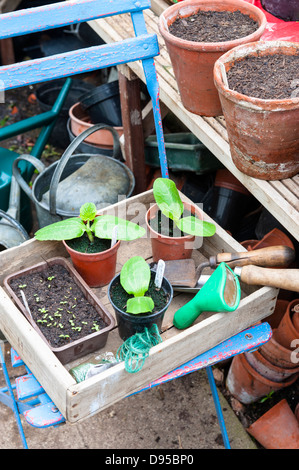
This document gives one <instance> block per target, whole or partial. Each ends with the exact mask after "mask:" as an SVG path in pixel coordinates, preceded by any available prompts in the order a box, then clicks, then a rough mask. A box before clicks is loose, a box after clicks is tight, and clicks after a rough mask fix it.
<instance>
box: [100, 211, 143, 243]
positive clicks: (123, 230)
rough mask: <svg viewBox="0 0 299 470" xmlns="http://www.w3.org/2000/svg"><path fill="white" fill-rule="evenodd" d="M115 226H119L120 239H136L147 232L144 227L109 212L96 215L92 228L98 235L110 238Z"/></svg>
mask: <svg viewBox="0 0 299 470" xmlns="http://www.w3.org/2000/svg"><path fill="white" fill-rule="evenodd" d="M115 226H117V239H118V240H126V241H129V240H136V239H137V238H141V237H143V236H144V235H145V233H146V232H145V229H144V228H143V227H140V226H139V225H137V224H134V223H133V222H129V221H128V220H124V219H120V218H118V217H115V216H113V215H108V214H106V215H101V216H99V217H96V218H95V221H94V223H93V224H92V226H91V230H92V231H93V232H94V234H95V236H96V237H98V238H106V239H109V240H110V239H111V238H112V232H113V229H114V227H115Z"/></svg>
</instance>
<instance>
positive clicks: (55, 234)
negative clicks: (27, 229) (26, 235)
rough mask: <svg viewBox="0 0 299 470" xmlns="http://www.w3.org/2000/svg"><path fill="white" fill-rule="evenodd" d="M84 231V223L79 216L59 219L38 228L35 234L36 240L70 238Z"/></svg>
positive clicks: (78, 235)
mask: <svg viewBox="0 0 299 470" xmlns="http://www.w3.org/2000/svg"><path fill="white" fill-rule="evenodd" d="M84 232H85V224H84V222H83V221H82V220H81V219H80V218H79V217H72V218H70V219H66V220H61V221H60V222H55V223H54V224H51V225H47V226H46V227H43V228H41V229H39V230H38V231H37V232H36V233H35V234H34V236H35V238H36V239H37V240H72V239H73V238H78V237H81V236H82V235H83V233H84Z"/></svg>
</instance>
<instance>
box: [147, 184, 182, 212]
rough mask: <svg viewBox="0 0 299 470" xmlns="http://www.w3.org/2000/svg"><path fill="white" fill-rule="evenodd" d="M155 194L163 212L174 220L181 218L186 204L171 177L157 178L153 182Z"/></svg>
mask: <svg viewBox="0 0 299 470" xmlns="http://www.w3.org/2000/svg"><path fill="white" fill-rule="evenodd" d="M153 194H154V198H155V201H156V203H157V204H158V206H159V209H160V210H161V212H162V213H163V214H164V215H165V217H168V218H169V219H172V220H174V221H177V220H179V218H180V217H181V215H182V213H183V211H184V205H183V203H182V200H181V198H180V195H179V192H178V190H177V187H176V185H175V183H174V181H172V180H170V179H169V178H157V179H156V180H155V181H154V184H153Z"/></svg>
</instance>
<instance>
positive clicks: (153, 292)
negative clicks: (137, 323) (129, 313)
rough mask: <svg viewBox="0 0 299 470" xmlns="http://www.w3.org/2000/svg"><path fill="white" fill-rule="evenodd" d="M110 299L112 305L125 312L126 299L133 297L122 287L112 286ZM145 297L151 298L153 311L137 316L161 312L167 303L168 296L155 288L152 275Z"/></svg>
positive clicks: (163, 291) (162, 290) (119, 285)
mask: <svg viewBox="0 0 299 470" xmlns="http://www.w3.org/2000/svg"><path fill="white" fill-rule="evenodd" d="M110 295H111V299H112V301H113V302H114V304H115V305H116V306H117V307H118V308H119V309H120V310H123V311H124V312H126V310H127V307H126V306H127V301H128V299H130V298H132V297H134V296H133V295H132V294H128V293H127V292H126V291H125V290H124V288H123V287H122V285H121V284H120V283H119V284H114V285H113V286H112V288H111V291H110ZM144 295H145V296H148V297H151V298H152V299H153V301H154V305H155V306H154V309H153V311H152V312H148V313H142V314H141V313H139V314H138V315H139V316H145V315H148V314H152V313H156V312H159V311H160V310H162V309H163V308H164V307H165V305H166V304H167V303H168V301H169V294H168V293H167V292H166V291H165V290H164V289H163V288H161V289H158V288H157V287H156V286H155V278H154V275H153V274H152V277H151V280H150V284H149V289H148V291H147V292H146V293H145V294H144Z"/></svg>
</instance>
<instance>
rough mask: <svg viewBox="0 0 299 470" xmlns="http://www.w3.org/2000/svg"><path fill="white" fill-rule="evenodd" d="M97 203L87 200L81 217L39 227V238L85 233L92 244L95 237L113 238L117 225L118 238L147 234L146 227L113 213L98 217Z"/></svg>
mask: <svg viewBox="0 0 299 470" xmlns="http://www.w3.org/2000/svg"><path fill="white" fill-rule="evenodd" d="M96 214H97V209H96V206H95V204H93V203H92V202H87V203H85V204H83V206H81V208H80V216H79V217H70V218H69V219H65V220H61V221H59V222H54V223H53V224H50V225H47V226H46V227H43V228H41V229H39V230H38V231H37V232H36V233H35V234H34V236H35V238H36V239H37V240H41V241H45V240H73V239H74V238H80V237H82V235H84V233H86V235H87V236H88V238H89V241H90V243H91V244H93V243H94V239H95V237H97V238H103V239H110V240H111V239H112V237H113V233H114V230H115V227H117V235H116V238H117V240H125V241H129V240H135V239H137V238H140V237H142V236H143V235H145V229H144V228H143V227H140V226H139V225H137V224H135V223H133V222H130V221H128V220H125V219H121V218H119V217H115V216H113V215H109V214H105V215H101V216H99V217H96Z"/></svg>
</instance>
